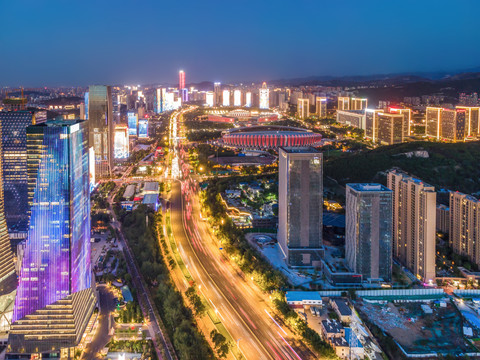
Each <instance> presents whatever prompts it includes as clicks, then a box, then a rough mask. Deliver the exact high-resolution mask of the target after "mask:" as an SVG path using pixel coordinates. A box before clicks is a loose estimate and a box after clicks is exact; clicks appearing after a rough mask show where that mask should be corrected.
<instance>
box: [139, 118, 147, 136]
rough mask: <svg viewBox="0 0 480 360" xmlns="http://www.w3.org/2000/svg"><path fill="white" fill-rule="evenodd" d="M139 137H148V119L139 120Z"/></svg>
mask: <svg viewBox="0 0 480 360" xmlns="http://www.w3.org/2000/svg"><path fill="white" fill-rule="evenodd" d="M138 137H139V138H147V137H148V120H147V119H141V120H139V121H138Z"/></svg>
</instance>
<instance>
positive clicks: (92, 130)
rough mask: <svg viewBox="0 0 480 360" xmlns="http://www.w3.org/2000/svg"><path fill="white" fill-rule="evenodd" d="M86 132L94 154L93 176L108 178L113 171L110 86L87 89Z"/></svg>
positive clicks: (94, 86) (95, 86)
mask: <svg viewBox="0 0 480 360" xmlns="http://www.w3.org/2000/svg"><path fill="white" fill-rule="evenodd" d="M88 93H89V104H88V132H89V144H90V146H91V147H93V150H94V153H95V174H96V176H97V177H99V178H102V177H110V176H112V170H113V135H114V134H113V111H112V107H113V106H112V89H111V88H110V86H104V85H93V86H90V88H89V91H88Z"/></svg>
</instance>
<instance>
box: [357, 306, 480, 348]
mask: <svg viewBox="0 0 480 360" xmlns="http://www.w3.org/2000/svg"><path fill="white" fill-rule="evenodd" d="M355 305H356V308H358V310H359V312H360V313H361V314H362V317H366V318H367V320H368V321H369V322H370V323H372V324H374V325H376V326H378V327H379V328H380V329H381V330H382V331H383V332H384V333H386V334H387V335H389V336H391V337H392V338H393V340H394V341H395V343H396V344H397V345H398V346H399V347H400V349H401V350H402V352H403V353H404V355H406V356H415V357H418V356H419V355H420V356H421V357H430V356H431V357H435V356H437V354H443V355H446V354H452V355H460V354H474V353H476V352H477V349H476V348H475V347H474V346H473V345H471V343H470V342H468V341H467V340H466V339H465V338H464V336H463V328H462V317H461V315H460V313H459V311H458V310H457V309H456V307H455V305H453V304H452V303H451V302H450V300H448V299H436V300H425V299H423V300H422V299H417V300H409V301H402V302H400V301H396V302H393V301H388V300H378V299H376V300H375V301H371V300H369V299H366V298H364V299H360V300H358V301H357V302H356V304H355Z"/></svg>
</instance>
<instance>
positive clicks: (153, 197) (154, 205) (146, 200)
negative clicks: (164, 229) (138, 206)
mask: <svg viewBox="0 0 480 360" xmlns="http://www.w3.org/2000/svg"><path fill="white" fill-rule="evenodd" d="M142 204H144V205H147V206H148V207H150V208H151V209H152V210H153V211H157V210H158V205H159V204H158V194H146V195H145V196H144V197H143V202H142Z"/></svg>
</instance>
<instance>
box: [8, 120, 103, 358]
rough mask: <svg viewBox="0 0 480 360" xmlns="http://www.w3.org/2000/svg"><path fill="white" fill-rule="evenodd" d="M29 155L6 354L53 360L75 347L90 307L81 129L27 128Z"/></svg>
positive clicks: (64, 125)
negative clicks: (24, 225)
mask: <svg viewBox="0 0 480 360" xmlns="http://www.w3.org/2000/svg"><path fill="white" fill-rule="evenodd" d="M27 154H28V186H29V194H32V198H31V199H32V200H31V217H30V227H29V230H28V238H27V240H26V244H25V251H24V256H23V260H22V267H21V270H20V278H19V285H18V289H17V296H16V298H15V306H14V311H13V323H12V327H11V330H10V335H9V349H8V351H9V352H10V353H56V354H58V353H59V351H60V349H61V348H72V347H74V346H76V345H77V344H78V343H79V341H80V339H81V337H82V334H83V332H84V330H85V328H86V326H87V323H88V320H89V318H90V315H91V314H92V312H93V310H94V307H95V303H96V299H95V293H94V290H93V288H92V286H94V282H92V268H91V263H90V256H91V253H90V189H89V169H88V167H89V166H88V141H87V132H86V123H85V122H83V121H79V120H77V121H51V122H47V123H45V124H41V125H33V126H30V127H29V128H28V129H27Z"/></svg>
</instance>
